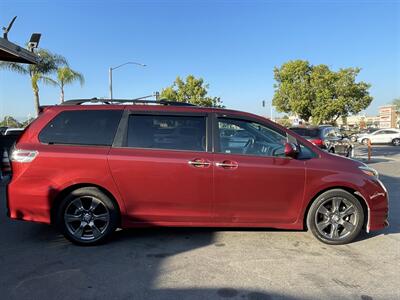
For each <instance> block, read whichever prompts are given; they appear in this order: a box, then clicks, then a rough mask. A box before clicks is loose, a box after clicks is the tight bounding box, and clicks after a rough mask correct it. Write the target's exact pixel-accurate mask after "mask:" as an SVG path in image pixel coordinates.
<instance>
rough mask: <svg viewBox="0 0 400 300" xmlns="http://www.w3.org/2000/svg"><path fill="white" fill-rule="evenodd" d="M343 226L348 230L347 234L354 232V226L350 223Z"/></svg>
mask: <svg viewBox="0 0 400 300" xmlns="http://www.w3.org/2000/svg"><path fill="white" fill-rule="evenodd" d="M341 225H342V226H343V227H344V229H346V231H347V232H352V231H353V230H354V225H353V224H351V223H350V222H348V221H343V222H342V223H341Z"/></svg>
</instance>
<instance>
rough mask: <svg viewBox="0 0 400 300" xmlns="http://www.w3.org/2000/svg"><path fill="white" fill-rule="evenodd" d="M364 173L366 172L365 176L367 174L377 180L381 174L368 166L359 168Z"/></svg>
mask: <svg viewBox="0 0 400 300" xmlns="http://www.w3.org/2000/svg"><path fill="white" fill-rule="evenodd" d="M358 168H359V169H360V170H361V171H362V172H364V173H365V174H367V175H368V176H372V177H375V178H376V179H378V178H379V173H378V171H377V170H375V169H373V168H370V167H368V166H359V167H358Z"/></svg>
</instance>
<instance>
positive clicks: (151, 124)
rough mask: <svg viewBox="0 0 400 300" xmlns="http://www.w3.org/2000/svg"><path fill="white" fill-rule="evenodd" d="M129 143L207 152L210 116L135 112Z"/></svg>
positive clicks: (155, 147)
mask: <svg viewBox="0 0 400 300" xmlns="http://www.w3.org/2000/svg"><path fill="white" fill-rule="evenodd" d="M127 146H128V147H134V148H154V149H172V150H190V151H206V119H205V117H191V116H152V115H131V116H130V117H129V124H128V136H127Z"/></svg>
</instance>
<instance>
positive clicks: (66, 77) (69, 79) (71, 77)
mask: <svg viewBox="0 0 400 300" xmlns="http://www.w3.org/2000/svg"><path fill="white" fill-rule="evenodd" d="M75 81H79V83H80V84H81V86H82V85H84V84H85V77H83V75H82V74H81V73H79V72H77V71H74V70H72V69H71V68H69V67H68V66H65V67H59V68H58V69H57V85H58V86H59V87H60V90H61V94H60V102H61V103H62V102H64V86H65V85H67V84H72V83H74V82H75Z"/></svg>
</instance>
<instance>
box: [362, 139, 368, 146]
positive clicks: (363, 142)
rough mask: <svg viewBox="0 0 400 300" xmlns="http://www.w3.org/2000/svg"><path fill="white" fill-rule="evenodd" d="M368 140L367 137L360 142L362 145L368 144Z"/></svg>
mask: <svg viewBox="0 0 400 300" xmlns="http://www.w3.org/2000/svg"><path fill="white" fill-rule="evenodd" d="M368 141H369V139H363V140H362V141H361V143H362V144H363V145H368Z"/></svg>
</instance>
